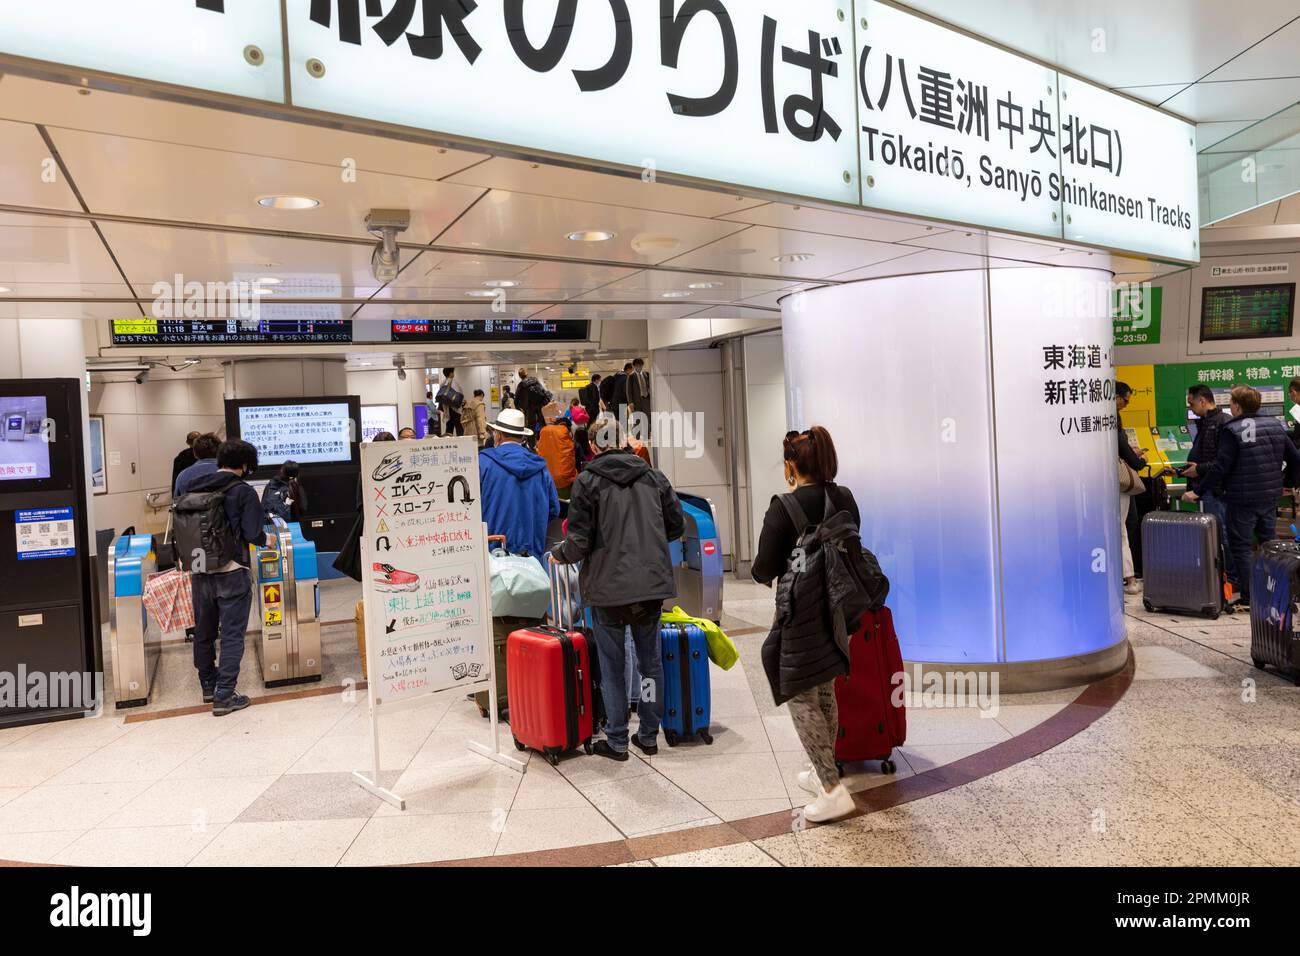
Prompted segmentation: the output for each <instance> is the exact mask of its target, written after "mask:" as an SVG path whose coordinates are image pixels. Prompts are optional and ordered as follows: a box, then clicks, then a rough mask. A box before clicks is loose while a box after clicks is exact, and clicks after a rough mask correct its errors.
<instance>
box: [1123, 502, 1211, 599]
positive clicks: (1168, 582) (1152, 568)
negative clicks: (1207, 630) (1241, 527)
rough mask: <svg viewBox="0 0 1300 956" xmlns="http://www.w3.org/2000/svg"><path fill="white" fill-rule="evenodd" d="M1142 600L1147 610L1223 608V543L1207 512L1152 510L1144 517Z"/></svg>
mask: <svg viewBox="0 0 1300 956" xmlns="http://www.w3.org/2000/svg"><path fill="white" fill-rule="evenodd" d="M1142 557H1143V562H1142V563H1143V574H1142V590H1143V598H1142V604H1143V606H1144V607H1145V608H1146V609H1147V610H1148V611H1154V610H1156V609H1162V610H1168V611H1188V612H1191V613H1194V614H1203V615H1205V616H1206V617H1210V618H1216V617H1218V616H1219V614H1220V612H1221V611H1222V610H1223V564H1224V558H1223V541H1222V539H1221V535H1220V531H1219V522H1218V520H1217V519H1216V518H1215V517H1214V515H1211V514H1206V513H1205V512H1204V511H1199V512H1190V511H1152V512H1150V513H1148V514H1147V515H1145V516H1144V517H1143V518H1142Z"/></svg>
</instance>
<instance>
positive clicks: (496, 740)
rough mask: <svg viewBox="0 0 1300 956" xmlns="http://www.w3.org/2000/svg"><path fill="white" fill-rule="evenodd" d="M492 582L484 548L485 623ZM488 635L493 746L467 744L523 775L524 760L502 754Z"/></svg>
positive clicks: (489, 610) (494, 660)
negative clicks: (490, 582)
mask: <svg viewBox="0 0 1300 956" xmlns="http://www.w3.org/2000/svg"><path fill="white" fill-rule="evenodd" d="M487 532H488V527H487V525H486V524H484V525H483V537H484V539H486V538H487ZM491 580H492V571H491V568H490V566H489V564H488V557H487V549H486V548H484V550H483V588H482V592H483V614H484V617H483V619H484V620H485V621H491V620H492V594H491V588H490V587H489V586H488V582H489V581H491ZM488 634H489V639H490V640H491V641H492V647H491V649H490V650H489V652H488V660H489V661H491V663H490V664H489V665H488V680H487V685H488V686H487V690H488V707H489V708H490V710H491V713H489V715H488V717H489V719H490V720H491V721H492V746H491V747H488V746H487V745H486V744H482V743H479V742H478V741H477V740H470V741H466V743H467V745H468V747H469V749H470V752H472V753H476V754H480V755H482V756H484V757H487V758H488V759H489V760H495V761H496V762H497V763H499V764H501V766H503V767H508V768H510V769H511V770H514V771H516V772H517V773H523V772H524V770H525V768H526V766H527V765H526V764H525V763H524V762H523V761H522V760H520V759H519V758H518V757H512V756H510V755H509V754H503V753H502V752H501V717H500V715H501V707H500V705H499V704H498V703H497V674H496V667H497V649H496V638H495V636H494V635H493V634H492V632H491V631H489V632H488Z"/></svg>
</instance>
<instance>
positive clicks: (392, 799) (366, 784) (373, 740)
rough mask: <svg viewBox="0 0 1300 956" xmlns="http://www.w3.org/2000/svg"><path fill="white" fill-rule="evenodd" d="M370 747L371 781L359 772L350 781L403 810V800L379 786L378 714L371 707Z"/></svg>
mask: <svg viewBox="0 0 1300 956" xmlns="http://www.w3.org/2000/svg"><path fill="white" fill-rule="evenodd" d="M370 745H371V747H373V748H374V758H375V769H374V777H373V779H372V778H369V777H367V776H366V775H365V774H364V773H362V772H361V771H360V770H354V771H352V779H353V780H355V781H356V782H357V783H359V784H360V785H361V788H362V789H363V790H366V791H368V792H370V793H373V794H374V795H375V796H376V797H378V798H379V799H380V800H383V801H384V802H385V803H390V804H392V805H393V806H395V807H397V809H399V810H405V809H406V801H405V800H404V799H402V798H401V797H399V796H398V795H397V794H395V793H393V792H392V791H391V790H385V789H384V788H383V787H381V786H380V785H379V714H378V713H376V712H375V708H373V707H371V708H370Z"/></svg>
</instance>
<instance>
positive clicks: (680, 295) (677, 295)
mask: <svg viewBox="0 0 1300 956" xmlns="http://www.w3.org/2000/svg"><path fill="white" fill-rule="evenodd" d="M690 295H691V293H689V292H661V293H659V298H661V299H688V298H690Z"/></svg>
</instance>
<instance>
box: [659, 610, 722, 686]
mask: <svg viewBox="0 0 1300 956" xmlns="http://www.w3.org/2000/svg"><path fill="white" fill-rule="evenodd" d="M659 621H660V623H662V624H695V625H696V626H698V627H699V629H700V630H702V631H703V632H704V637H705V640H707V641H708V642H709V660H711V661H713V663H715V664H717V665H718V666H719V667H721V668H722V669H723V670H724V671H727V670H731V668H732V667H733V666H734V665H735V663H736V661H738V660H740V651H738V650H736V645H735V644H734V643H732V640H731V638H729V637H727V634H726V632H725V631H723V629H722V628H720V627H718V625H717V624H715V623H714V622H713V621H710V620H708V619H707V618H702V617H691V616H690V615H689V614H687V613H686V612H685V611H683V610H682V609H681V608H680V607H677V606H676V605H674V606H673V609H672V610H671V611H664V613H663V614H662V615H660V617H659Z"/></svg>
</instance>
